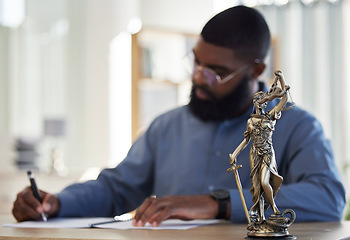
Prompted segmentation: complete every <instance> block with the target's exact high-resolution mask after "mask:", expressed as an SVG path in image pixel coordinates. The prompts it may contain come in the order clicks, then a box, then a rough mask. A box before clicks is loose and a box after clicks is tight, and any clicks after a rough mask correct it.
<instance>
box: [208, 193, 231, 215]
mask: <svg viewBox="0 0 350 240" xmlns="http://www.w3.org/2000/svg"><path fill="white" fill-rule="evenodd" d="M210 196H211V197H212V198H213V199H214V200H216V201H217V203H218V214H217V216H216V218H217V219H228V218H229V216H230V206H231V204H230V193H229V192H228V191H227V190H222V189H218V190H214V191H212V192H211V193H210Z"/></svg>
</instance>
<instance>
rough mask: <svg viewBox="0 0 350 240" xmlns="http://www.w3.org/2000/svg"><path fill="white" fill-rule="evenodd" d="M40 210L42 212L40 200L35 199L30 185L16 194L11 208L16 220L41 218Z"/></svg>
mask: <svg viewBox="0 0 350 240" xmlns="http://www.w3.org/2000/svg"><path fill="white" fill-rule="evenodd" d="M41 212H43V208H42V206H41V204H40V202H39V201H38V200H37V199H35V197H34V195H33V193H32V191H31V188H30V187H26V188H25V189H24V190H23V191H22V192H20V193H18V194H17V198H16V200H15V202H14V204H13V209H12V214H13V216H14V217H15V218H16V219H17V221H19V222H21V221H25V220H29V219H32V220H38V219H40V218H41V215H40V214H41Z"/></svg>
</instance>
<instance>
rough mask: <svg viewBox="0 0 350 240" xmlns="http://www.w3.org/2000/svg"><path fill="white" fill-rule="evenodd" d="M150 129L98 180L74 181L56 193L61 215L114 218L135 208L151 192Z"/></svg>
mask: <svg viewBox="0 0 350 240" xmlns="http://www.w3.org/2000/svg"><path fill="white" fill-rule="evenodd" d="M151 132H152V131H151V130H148V131H147V132H146V133H145V134H144V135H142V136H141V137H140V138H139V139H138V140H137V141H136V142H135V143H134V144H133V146H132V147H131V149H130V151H129V153H128V155H127V156H126V158H125V159H124V160H123V161H122V162H121V163H120V164H119V165H118V166H117V167H115V168H111V169H104V170H103V171H102V172H101V173H100V175H99V176H98V178H97V179H96V180H92V181H88V182H85V183H77V184H73V185H71V186H69V187H67V188H66V189H64V190H63V191H61V192H60V193H58V194H57V196H58V198H59V199H60V203H61V210H60V213H59V216H60V217H92V216H94V217H111V216H115V215H119V214H122V213H125V212H129V211H132V210H134V209H135V208H136V207H137V206H139V205H140V204H141V203H142V201H143V200H144V199H145V198H147V197H149V196H150V195H151V194H152V190H153V189H152V186H153V172H154V169H153V165H154V164H153V145H152V142H153V141H152V137H153V135H152V133H151Z"/></svg>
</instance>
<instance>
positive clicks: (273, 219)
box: [227, 71, 295, 237]
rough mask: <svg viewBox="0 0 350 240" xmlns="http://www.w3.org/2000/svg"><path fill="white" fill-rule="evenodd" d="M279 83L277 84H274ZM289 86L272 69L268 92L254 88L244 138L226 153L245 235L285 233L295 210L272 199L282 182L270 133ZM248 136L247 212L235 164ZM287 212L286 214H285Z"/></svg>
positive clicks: (293, 217)
mask: <svg viewBox="0 0 350 240" xmlns="http://www.w3.org/2000/svg"><path fill="white" fill-rule="evenodd" d="M278 83H280V87H279V86H278ZM288 90H289V86H288V85H286V84H285V81H284V77H283V75H282V72H281V71H276V72H275V81H274V83H273V84H272V86H271V88H270V90H269V91H268V92H257V93H256V94H255V95H254V99H253V103H254V106H255V109H256V112H255V113H253V114H252V115H251V118H249V119H248V122H247V130H246V131H245V133H244V140H243V141H242V142H241V144H240V145H239V146H238V147H237V148H236V150H235V151H234V152H233V153H232V154H230V164H231V165H232V167H231V168H229V169H227V171H228V172H231V171H233V172H234V174H235V177H236V181H237V185H238V190H239V191H240V195H241V198H242V203H243V207H244V208H245V212H246V216H247V220H248V223H249V224H248V227H247V229H248V236H252V237H282V236H287V235H289V233H288V230H287V228H288V227H289V226H290V225H291V224H292V223H293V222H294V220H295V213H294V211H293V210H292V209H287V210H285V211H283V212H280V211H279V210H278V208H277V206H276V203H275V200H274V198H275V196H276V194H277V192H278V190H279V188H280V186H281V185H282V181H283V177H281V176H280V175H279V174H278V172H277V165H276V159H275V152H274V149H273V145H272V133H273V131H274V127H275V124H276V120H277V119H279V118H280V117H281V112H282V111H283V110H287V109H289V108H291V107H293V105H291V106H290V107H288V108H286V105H287V102H288ZM275 98H281V100H280V101H279V103H278V104H277V105H276V106H275V107H273V108H272V109H271V110H270V111H268V112H265V108H266V106H267V103H268V102H269V101H272V100H273V99H275ZM250 140H252V145H251V149H250V155H249V161H250V169H251V172H250V178H251V181H252V187H251V189H250V192H251V194H252V196H253V206H252V207H251V209H250V211H249V213H248V210H247V207H246V204H245V200H244V196H243V193H242V187H241V184H240V180H239V176H238V171H237V169H238V168H240V167H242V165H236V162H237V156H238V154H239V153H240V152H241V151H242V150H243V149H244V148H245V147H246V146H247V145H248V143H249V142H250ZM270 206H271V208H272V210H273V212H274V214H272V215H271V216H270V217H269V218H268V219H266V218H265V213H264V212H265V211H266V210H267V208H269V207H270ZM287 216H289V217H287Z"/></svg>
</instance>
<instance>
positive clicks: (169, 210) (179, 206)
mask: <svg viewBox="0 0 350 240" xmlns="http://www.w3.org/2000/svg"><path fill="white" fill-rule="evenodd" d="M217 214H218V203H217V201H216V200H214V199H213V198H212V197H211V196H210V195H209V194H208V195H196V196H167V197H162V198H155V197H149V198H147V199H146V200H145V201H144V202H143V203H142V204H141V206H140V207H139V208H138V209H137V211H136V215H135V218H134V220H133V226H135V227H143V226H145V224H146V223H147V222H149V223H150V224H152V226H153V227H157V226H159V225H160V224H161V222H162V221H164V220H166V219H171V218H172V219H174V218H175V219H182V220H192V219H213V218H215V217H216V216H217Z"/></svg>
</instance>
